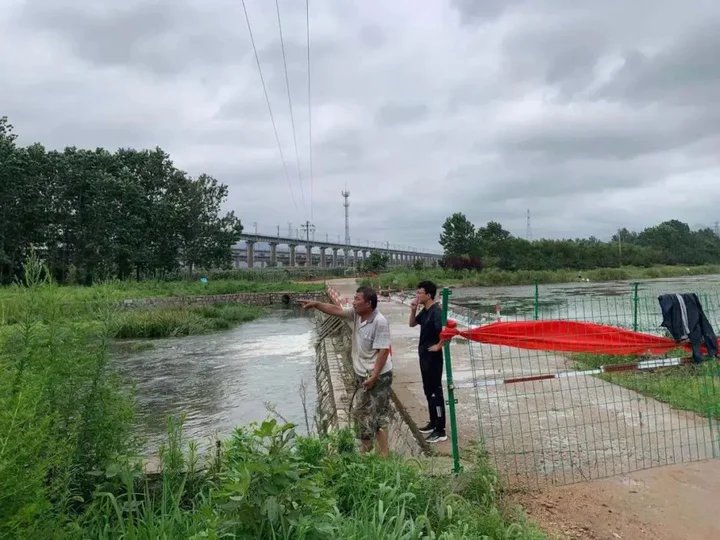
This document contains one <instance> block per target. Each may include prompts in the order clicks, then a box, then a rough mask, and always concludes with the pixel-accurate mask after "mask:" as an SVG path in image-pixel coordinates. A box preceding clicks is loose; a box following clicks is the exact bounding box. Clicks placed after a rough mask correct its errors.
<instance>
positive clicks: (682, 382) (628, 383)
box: [572, 349, 720, 419]
mask: <svg viewBox="0 0 720 540" xmlns="http://www.w3.org/2000/svg"><path fill="white" fill-rule="evenodd" d="M687 354H688V353H687V351H685V350H682V349H679V350H677V351H675V352H671V353H670V354H669V355H668V357H682V356H687ZM572 359H573V360H574V361H575V362H576V365H575V367H576V368H577V369H592V368H596V367H599V366H602V365H606V366H607V365H615V364H626V363H632V362H638V361H640V360H643V358H641V357H636V356H615V355H597V354H575V355H573V356H572ZM598 377H600V378H602V379H604V380H606V381H610V382H612V383H615V384H618V385H620V386H624V387H626V388H629V389H631V390H635V391H636V392H639V393H640V394H642V395H644V396H648V397H651V398H653V399H656V400H658V401H662V402H663V403H667V404H669V405H670V406H672V407H673V408H676V409H682V410H686V411H693V412H696V413H697V414H699V415H700V416H705V417H712V418H716V419H720V366H719V365H718V363H717V362H715V361H706V362H703V363H702V364H690V365H683V366H675V367H665V368H658V369H654V370H651V371H639V372H619V373H605V374H602V375H598Z"/></svg>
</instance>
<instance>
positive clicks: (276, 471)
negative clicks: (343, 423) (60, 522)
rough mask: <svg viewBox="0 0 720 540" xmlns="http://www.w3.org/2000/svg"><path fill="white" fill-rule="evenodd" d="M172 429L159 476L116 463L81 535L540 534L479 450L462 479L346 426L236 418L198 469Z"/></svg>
mask: <svg viewBox="0 0 720 540" xmlns="http://www.w3.org/2000/svg"><path fill="white" fill-rule="evenodd" d="M173 432H174V433H175V434H176V435H175V436H174V438H172V439H171V444H170V445H169V448H168V449H167V451H166V454H165V459H164V465H165V466H164V467H163V471H162V473H161V475H160V479H159V483H158V484H157V485H153V484H151V483H148V482H146V481H144V480H143V479H142V477H140V476H139V475H138V474H137V472H136V471H133V469H132V468H129V467H128V468H125V469H124V470H122V469H121V470H120V471H115V470H113V473H115V472H118V474H116V475H115V474H114V475H113V476H112V477H110V478H105V479H104V487H103V492H102V494H99V495H98V496H97V497H96V498H95V500H94V501H93V502H92V504H91V505H90V506H89V507H88V509H87V510H86V512H85V513H84V515H83V516H82V517H81V519H79V520H78V521H76V522H75V523H74V524H73V525H74V526H75V527H76V529H75V533H76V535H77V536H78V537H90V538H117V537H120V536H123V537H126V538H161V537H164V538H221V537H233V538H288V539H290V538H292V539H295V538H315V539H323V538H327V539H335V538H356V539H363V538H367V539H376V538H388V539H413V538H418V539H419V538H445V539H452V538H516V539H524V538H528V539H530V538H542V535H541V533H540V532H538V531H537V530H535V529H534V528H533V527H531V526H530V525H528V524H527V523H525V522H524V521H523V519H522V518H521V517H520V516H518V515H517V514H515V515H510V516H509V517H506V516H504V515H503V514H502V513H501V512H500V510H499V509H498V499H497V497H498V495H497V493H498V486H497V480H496V478H495V475H494V474H493V473H492V471H491V470H490V469H489V468H488V466H487V464H486V463H485V461H484V460H483V459H482V458H478V462H477V465H476V467H475V468H474V469H473V470H472V471H471V472H469V473H465V474H464V475H463V476H461V477H460V478H457V479H455V478H448V477H439V478H437V477H436V478H434V477H431V476H429V475H428V474H426V473H424V472H423V471H422V470H421V468H420V467H418V465H417V463H415V462H406V461H403V460H401V459H399V458H397V457H392V458H390V459H388V460H381V459H378V458H377V457H376V456H374V455H364V456H363V455H359V454H358V453H357V452H356V451H355V441H354V440H353V436H352V434H351V433H350V432H349V431H341V432H339V433H336V434H334V435H333V436H332V437H325V438H303V437H296V436H295V434H294V430H293V428H292V426H291V425H280V424H277V423H276V422H275V421H274V420H268V421H265V422H263V423H262V424H261V425H259V426H258V425H254V426H251V427H250V428H239V429H237V430H236V432H235V434H234V435H233V437H232V438H231V439H230V440H229V441H227V442H226V444H225V446H224V448H223V452H222V454H221V455H220V457H219V458H215V459H214V460H213V461H212V462H211V463H209V465H208V467H207V468H206V469H205V470H203V471H199V470H198V462H197V459H196V457H195V454H194V452H192V450H191V451H190V452H189V453H188V456H186V457H184V456H183V452H182V451H181V448H180V438H179V436H178V435H177V429H174V430H173Z"/></svg>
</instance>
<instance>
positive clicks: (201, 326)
mask: <svg viewBox="0 0 720 540" xmlns="http://www.w3.org/2000/svg"><path fill="white" fill-rule="evenodd" d="M262 311H263V310H262V309H261V308H258V307H254V306H245V305H241V304H210V305H206V306H200V307H195V306H182V307H171V308H166V307H161V308H152V309H141V310H140V309H138V310H135V309H133V310H126V311H123V312H122V313H119V314H118V316H117V317H116V318H115V319H114V320H113V323H112V327H111V335H112V337H114V338H120V339H123V338H161V337H178V336H190V335H196V334H206V333H208V332H216V331H218V330H226V329H228V328H230V327H231V326H233V325H236V324H239V323H242V322H247V321H252V320H253V319H257V318H258V317H259V316H260V315H261V314H262Z"/></svg>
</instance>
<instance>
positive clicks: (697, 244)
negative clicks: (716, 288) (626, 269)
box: [440, 212, 720, 270]
mask: <svg viewBox="0 0 720 540" xmlns="http://www.w3.org/2000/svg"><path fill="white" fill-rule="evenodd" d="M440 244H441V245H442V246H443V249H444V255H445V256H444V259H443V261H442V264H443V265H444V267H446V268H453V269H461V268H470V269H481V268H483V267H496V268H500V269H502V270H559V269H563V268H573V269H577V270H585V269H591V268H602V267H619V266H623V265H631V266H643V267H648V266H653V265H658V264H668V265H676V264H686V265H700V264H717V263H720V237H718V236H717V235H716V234H715V232H714V231H713V230H712V229H709V228H705V229H699V230H696V231H693V230H691V229H690V227H689V226H688V225H687V224H686V223H683V222H681V221H678V220H675V219H673V220H670V221H665V222H663V223H660V224H659V225H656V226H654V227H648V228H646V229H644V230H643V231H641V232H639V233H638V232H634V231H630V230H628V229H626V228H622V229H620V230H618V232H617V233H616V234H615V235H613V237H612V239H611V240H610V241H609V242H603V241H601V240H598V239H597V238H595V237H590V238H578V239H574V240H548V239H542V240H534V241H529V240H526V239H524V238H517V237H514V236H513V235H511V234H510V233H509V232H508V231H506V230H505V229H503V227H502V225H501V224H500V223H497V222H495V221H490V222H488V223H487V225H486V226H484V227H479V228H476V227H475V225H473V223H471V222H470V220H468V218H467V217H466V216H465V215H464V214H462V213H459V212H458V213H454V214H453V215H452V216H450V217H448V218H447V219H446V220H445V223H444V224H443V226H442V232H441V233H440Z"/></svg>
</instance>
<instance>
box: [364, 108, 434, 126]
mask: <svg viewBox="0 0 720 540" xmlns="http://www.w3.org/2000/svg"><path fill="white" fill-rule="evenodd" d="M427 114H428V108H427V106H426V105H405V104H398V103H388V104H387V105H383V106H382V107H380V108H379V109H378V111H377V113H376V114H375V121H376V123H377V124H378V125H380V126H394V125H398V124H409V123H411V122H416V121H418V120H422V119H423V118H425V117H426V116H427Z"/></svg>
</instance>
